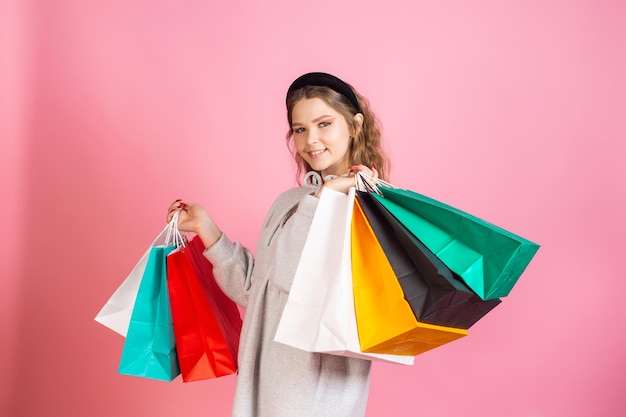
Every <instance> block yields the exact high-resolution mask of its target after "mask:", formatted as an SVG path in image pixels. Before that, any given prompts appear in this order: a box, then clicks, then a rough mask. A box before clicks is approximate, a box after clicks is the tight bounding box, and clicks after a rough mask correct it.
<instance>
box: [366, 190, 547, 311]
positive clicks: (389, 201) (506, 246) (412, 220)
mask: <svg viewBox="0 0 626 417" xmlns="http://www.w3.org/2000/svg"><path fill="white" fill-rule="evenodd" d="M378 189H379V190H380V191H381V192H382V194H383V196H380V195H377V194H375V193H374V194H373V195H374V197H375V198H376V199H377V200H378V201H380V203H381V204H382V205H383V206H384V207H385V208H386V209H387V210H388V211H389V212H390V213H391V214H393V215H394V216H395V217H396V218H397V219H398V221H400V222H401V223H402V224H403V225H404V226H405V227H406V228H407V229H409V230H410V231H411V233H413V234H414V235H415V236H416V237H417V238H418V239H419V240H421V241H422V242H423V243H424V244H425V245H426V247H428V249H430V250H431V251H432V252H433V253H435V255H437V257H438V258H439V259H440V260H441V261H443V262H444V264H445V265H446V266H447V267H448V268H450V269H451V270H452V271H454V272H455V273H456V274H458V275H459V276H461V278H462V279H463V281H465V283H466V284H467V286H468V287H470V288H471V289H472V290H473V291H474V292H475V293H476V294H477V295H478V296H479V297H480V298H481V299H483V300H490V299H495V298H500V297H505V296H506V295H508V294H509V292H510V291H511V288H513V285H515V283H516V282H517V280H518V279H519V277H520V275H521V274H522V272H524V269H526V267H527V266H528V264H529V263H530V261H531V259H532V258H533V256H534V255H535V253H536V252H537V250H538V249H539V245H537V244H535V243H533V242H531V241H529V240H527V239H524V238H522V237H520V236H517V235H515V234H513V233H511V232H508V231H506V230H504V229H502V228H500V227H498V226H495V225H493V224H491V223H488V222H486V221H484V220H481V219H479V218H477V217H475V216H472V215H471V214H468V213H465V212H463V211H461V210H458V209H456V208H454V207H451V206H448V205H446V204H444V203H441V202H439V201H436V200H433V199H432V198H429V197H426V196H423V195H421V194H418V193H415V192H413V191H409V190H402V189H398V188H391V187H387V186H383V185H378Z"/></svg>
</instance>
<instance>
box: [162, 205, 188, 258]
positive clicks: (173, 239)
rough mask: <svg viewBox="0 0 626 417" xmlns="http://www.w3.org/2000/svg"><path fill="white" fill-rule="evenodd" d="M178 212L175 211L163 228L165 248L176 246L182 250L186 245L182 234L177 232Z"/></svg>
mask: <svg viewBox="0 0 626 417" xmlns="http://www.w3.org/2000/svg"><path fill="white" fill-rule="evenodd" d="M179 215H180V212H179V211H176V212H175V213H174V215H173V216H172V220H170V222H169V223H168V224H167V226H166V227H165V230H164V232H165V233H166V235H165V243H164V244H165V246H176V247H177V248H179V249H180V248H184V247H185V246H186V244H187V240H186V239H185V237H184V236H183V234H182V233H181V232H180V230H178V217H179Z"/></svg>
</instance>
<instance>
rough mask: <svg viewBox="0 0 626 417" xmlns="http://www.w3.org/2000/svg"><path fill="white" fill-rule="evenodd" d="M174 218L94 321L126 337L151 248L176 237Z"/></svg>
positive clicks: (176, 217)
mask: <svg viewBox="0 0 626 417" xmlns="http://www.w3.org/2000/svg"><path fill="white" fill-rule="evenodd" d="M174 218H175V219H176V220H178V216H174ZM174 218H173V219H172V221H171V222H170V223H169V224H168V225H167V226H165V228H164V229H163V231H162V232H161V233H159V235H158V236H157V237H156V239H155V240H154V242H152V245H150V246H149V247H148V250H146V252H145V253H144V254H143V256H142V257H141V259H140V260H139V262H137V264H136V265H135V267H134V268H133V270H132V271H131V272H130V274H129V275H128V276H127V277H126V279H125V280H124V282H122V284H121V285H120V286H119V287H118V289H117V290H115V292H114V293H113V295H112V296H111V298H109V300H108V301H107V302H106V304H105V305H104V307H102V309H101V310H100V312H99V313H98V315H97V316H96V317H95V319H94V320H96V321H97V322H98V323H100V324H102V325H104V326H106V327H108V328H109V329H111V330H113V331H115V332H117V333H119V334H121V335H122V336H124V337H126V333H128V324H129V323H130V316H131V315H132V313H133V306H134V305H135V299H136V298H137V292H138V291H139V284H140V282H141V278H142V277H143V273H144V271H145V270H146V264H147V262H148V257H149V255H150V248H152V247H153V246H160V245H165V244H166V243H167V242H168V241H169V240H171V239H172V238H173V237H174V235H173V233H174V232H175V226H176V223H174Z"/></svg>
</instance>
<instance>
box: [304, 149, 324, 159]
mask: <svg viewBox="0 0 626 417" xmlns="http://www.w3.org/2000/svg"><path fill="white" fill-rule="evenodd" d="M325 150H326V149H320V150H317V151H309V152H307V153H308V154H309V155H310V156H311V158H315V157H317V156H319V155H321V154H322V153H324V151H325Z"/></svg>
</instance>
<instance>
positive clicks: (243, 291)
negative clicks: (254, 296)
mask: <svg viewBox="0 0 626 417" xmlns="http://www.w3.org/2000/svg"><path fill="white" fill-rule="evenodd" d="M204 256H205V257H206V258H207V259H208V260H209V262H211V264H213V275H214V276H215V281H216V282H217V285H219V287H220V288H221V289H222V291H224V293H225V294H226V295H227V296H228V297H229V298H230V299H232V300H233V301H234V302H236V303H237V304H239V305H241V306H242V307H246V305H247V304H248V291H249V290H250V286H251V284H252V270H253V269H254V257H253V256H252V253H251V252H250V251H249V250H248V249H247V248H245V247H244V246H242V245H241V244H240V243H238V242H231V241H230V239H229V238H228V236H226V234H225V233H222V236H221V237H220V238H219V240H218V241H217V242H216V243H215V244H214V245H213V246H212V247H211V248H210V249H208V250H206V251H205V252H204Z"/></svg>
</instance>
